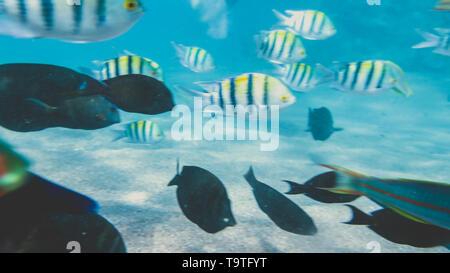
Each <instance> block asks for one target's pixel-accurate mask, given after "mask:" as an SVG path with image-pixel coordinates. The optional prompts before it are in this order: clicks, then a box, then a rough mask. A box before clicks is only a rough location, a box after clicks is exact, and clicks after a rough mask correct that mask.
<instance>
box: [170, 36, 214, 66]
mask: <svg viewBox="0 0 450 273" xmlns="http://www.w3.org/2000/svg"><path fill="white" fill-rule="evenodd" d="M172 45H173V47H174V48H175V51H176V53H177V57H178V58H179V59H180V63H181V64H182V65H183V66H184V67H186V68H189V69H190V70H192V71H194V72H198V73H204V72H209V71H211V70H214V69H215V66H214V60H213V57H212V56H211V54H210V53H208V51H206V50H204V49H202V48H199V47H193V46H184V45H182V44H176V43H174V42H172Z"/></svg>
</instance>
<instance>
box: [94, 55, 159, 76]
mask: <svg viewBox="0 0 450 273" xmlns="http://www.w3.org/2000/svg"><path fill="white" fill-rule="evenodd" d="M101 64H102V69H101V72H100V74H101V80H108V79H111V78H115V77H118V76H123V75H130V74H140V75H146V76H149V77H153V78H155V79H157V80H159V81H163V75H162V74H163V71H162V68H161V66H160V65H159V64H158V63H156V62H154V61H152V60H150V59H147V58H144V57H139V56H134V55H127V56H121V57H118V58H115V59H111V60H108V61H105V62H101Z"/></svg>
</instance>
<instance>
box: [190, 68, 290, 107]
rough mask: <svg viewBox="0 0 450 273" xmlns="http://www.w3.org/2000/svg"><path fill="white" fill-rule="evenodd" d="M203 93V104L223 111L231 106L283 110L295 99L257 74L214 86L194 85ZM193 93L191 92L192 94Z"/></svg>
mask: <svg viewBox="0 0 450 273" xmlns="http://www.w3.org/2000/svg"><path fill="white" fill-rule="evenodd" d="M196 84H197V85H199V86H201V87H202V88H203V89H204V90H206V91H207V92H206V93H202V92H196V94H199V95H202V96H203V99H204V104H206V105H217V106H219V107H220V108H222V109H224V110H225V109H226V106H227V105H232V106H238V105H241V106H249V105H256V106H272V105H278V106H280V109H281V108H286V107H288V106H289V105H292V104H294V103H295V100H296V99H295V96H294V95H293V94H292V93H291V91H289V89H288V88H287V87H286V86H285V85H284V84H283V83H282V82H281V81H279V80H278V79H276V78H274V77H271V76H268V75H265V74H260V73H245V74H241V75H238V76H236V77H230V78H227V79H224V80H220V81H215V82H197V83H196ZM194 92H195V91H194Z"/></svg>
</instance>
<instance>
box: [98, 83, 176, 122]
mask: <svg viewBox="0 0 450 273" xmlns="http://www.w3.org/2000/svg"><path fill="white" fill-rule="evenodd" d="M104 83H105V84H106V85H107V86H108V87H109V88H108V89H106V90H104V95H105V97H106V98H107V99H108V100H110V101H111V102H112V103H113V104H114V105H116V106H117V107H119V108H120V109H122V110H124V111H127V112H133V113H141V114H147V115H157V114H161V113H165V112H168V111H171V110H172V108H173V107H174V101H173V97H172V94H171V93H170V90H169V89H168V88H167V86H166V85H165V84H164V83H163V82H161V81H159V80H157V79H155V78H152V77H149V76H145V75H125V76H119V77H115V78H112V79H109V80H105V81H104Z"/></svg>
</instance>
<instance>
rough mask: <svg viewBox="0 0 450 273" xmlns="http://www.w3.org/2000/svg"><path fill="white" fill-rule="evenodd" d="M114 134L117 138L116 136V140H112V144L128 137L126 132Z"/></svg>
mask: <svg viewBox="0 0 450 273" xmlns="http://www.w3.org/2000/svg"><path fill="white" fill-rule="evenodd" d="M113 134H114V135H115V136H114V139H113V140H112V142H117V141H119V140H121V139H124V138H126V137H127V134H126V131H125V130H113Z"/></svg>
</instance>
